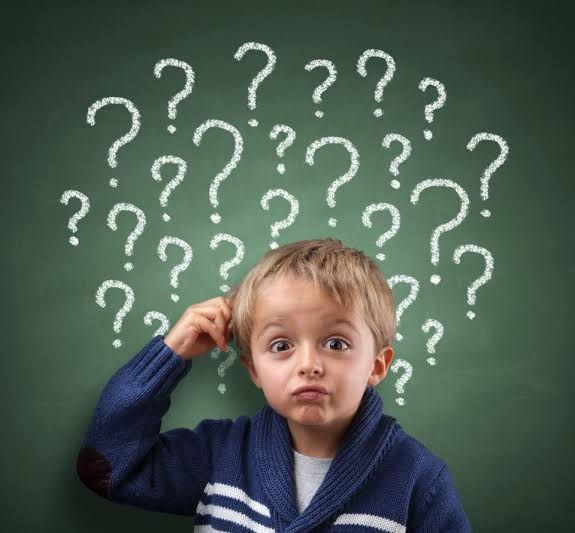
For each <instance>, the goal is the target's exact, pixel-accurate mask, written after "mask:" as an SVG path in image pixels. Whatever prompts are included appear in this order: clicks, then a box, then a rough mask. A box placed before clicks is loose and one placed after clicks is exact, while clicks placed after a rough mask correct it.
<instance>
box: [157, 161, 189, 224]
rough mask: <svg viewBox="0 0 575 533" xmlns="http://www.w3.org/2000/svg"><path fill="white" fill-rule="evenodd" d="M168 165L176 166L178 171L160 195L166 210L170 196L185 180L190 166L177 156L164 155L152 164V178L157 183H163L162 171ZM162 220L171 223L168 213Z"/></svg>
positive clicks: (161, 203) (161, 202)
mask: <svg viewBox="0 0 575 533" xmlns="http://www.w3.org/2000/svg"><path fill="white" fill-rule="evenodd" d="M168 164H171V165H176V166H177V167H178V170H177V172H176V176H175V177H174V178H172V179H171V180H170V181H169V182H168V183H167V184H166V186H165V187H164V188H163V189H162V192H161V193H160V205H161V206H162V207H163V208H164V209H166V207H167V206H168V199H169V198H170V194H172V191H173V190H174V189H175V188H176V187H177V186H178V185H179V184H180V183H181V182H182V181H183V180H184V177H185V175H186V172H187V171H188V165H187V163H186V162H185V161H184V160H183V159H182V158H181V157H177V156H175V155H162V156H160V157H158V158H157V159H156V160H155V161H154V163H153V164H152V177H153V178H154V179H155V180H156V181H162V174H161V169H162V167H163V166H164V165H168ZM162 218H163V219H164V222H169V221H170V220H171V217H170V215H168V213H164V214H163V215H162Z"/></svg>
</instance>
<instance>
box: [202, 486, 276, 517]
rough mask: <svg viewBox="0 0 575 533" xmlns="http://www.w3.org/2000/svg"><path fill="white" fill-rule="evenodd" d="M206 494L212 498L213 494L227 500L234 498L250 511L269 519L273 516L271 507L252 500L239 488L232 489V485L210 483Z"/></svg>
mask: <svg viewBox="0 0 575 533" xmlns="http://www.w3.org/2000/svg"><path fill="white" fill-rule="evenodd" d="M204 492H205V493H206V494H207V495H208V496H211V495H212V494H217V495H218V496H226V497H227V498H233V499H234V500H238V501H240V502H242V503H243V504H244V505H247V506H248V507H249V508H250V509H252V510H253V511H255V512H256V513H259V514H261V515H263V516H267V517H268V518H269V517H270V516H271V514H270V510H269V507H266V506H265V505H264V504H263V503H260V502H258V501H256V500H254V499H252V498H250V497H249V496H248V495H247V493H246V492H244V491H243V490H242V489H240V488H238V487H232V485H227V484H225V483H208V484H207V485H206V486H205V487H204Z"/></svg>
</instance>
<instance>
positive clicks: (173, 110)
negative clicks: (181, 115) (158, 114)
mask: <svg viewBox="0 0 575 533" xmlns="http://www.w3.org/2000/svg"><path fill="white" fill-rule="evenodd" d="M167 66H170V67H177V68H181V69H183V71H184V72H185V74H186V85H185V86H184V88H183V89H182V90H181V91H180V92H178V93H176V94H175V95H174V96H172V98H170V100H169V102H168V117H169V118H170V119H172V120H175V118H176V114H177V113H178V111H177V105H178V104H179V103H180V102H181V101H182V100H183V99H184V98H186V97H187V96H189V95H190V94H192V89H193V88H194V82H195V75H194V69H193V68H192V67H191V66H190V65H188V64H187V63H186V62H185V61H182V60H180V59H175V58H173V57H169V58H165V59H160V61H158V62H157V63H156V64H155V66H154V75H155V76H156V78H158V79H160V78H161V76H162V70H163V69H164V67H167ZM167 129H168V131H169V132H170V133H172V134H173V133H174V132H175V131H176V127H175V126H174V125H173V124H170V125H169V126H168V128H167Z"/></svg>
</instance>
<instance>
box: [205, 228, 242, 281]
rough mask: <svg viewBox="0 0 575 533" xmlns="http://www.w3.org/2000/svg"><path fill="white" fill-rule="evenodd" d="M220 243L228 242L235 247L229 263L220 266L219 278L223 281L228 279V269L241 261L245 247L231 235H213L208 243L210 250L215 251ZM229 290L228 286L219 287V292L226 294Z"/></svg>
mask: <svg viewBox="0 0 575 533" xmlns="http://www.w3.org/2000/svg"><path fill="white" fill-rule="evenodd" d="M222 241H226V242H229V243H231V244H233V245H234V246H235V247H236V255H234V257H233V258H232V259H230V260H229V261H226V262H225V263H223V264H221V265H220V276H221V277H222V278H223V279H228V272H229V270H230V268H232V267H234V266H236V265H239V264H240V263H241V262H242V261H243V259H244V254H245V246H244V243H243V242H242V241H241V240H240V239H238V238H237V237H234V236H233V235H229V234H228V233H218V234H217V235H214V236H213V237H212V240H211V241H210V248H211V249H212V250H215V249H216V248H218V247H219V246H220V242H222ZM229 290H230V287H229V286H228V285H225V284H224V285H220V291H222V292H228V291H229Z"/></svg>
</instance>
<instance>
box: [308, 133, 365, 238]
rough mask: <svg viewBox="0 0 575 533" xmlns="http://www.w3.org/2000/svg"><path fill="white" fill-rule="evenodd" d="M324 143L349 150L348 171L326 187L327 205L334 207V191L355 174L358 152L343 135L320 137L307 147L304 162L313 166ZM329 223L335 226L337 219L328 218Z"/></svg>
mask: <svg viewBox="0 0 575 533" xmlns="http://www.w3.org/2000/svg"><path fill="white" fill-rule="evenodd" d="M326 144H339V145H341V146H343V147H344V148H345V149H346V150H347V151H348V152H349V156H350V166H349V169H348V171H347V172H346V173H345V174H344V175H343V176H341V177H339V178H337V179H336V180H335V181H333V182H332V183H331V185H330V186H329V188H328V189H327V197H326V201H327V205H328V206H329V207H331V208H333V207H335V193H336V191H337V190H338V188H339V187H341V186H342V185H343V184H344V183H347V182H348V181H350V180H351V179H352V178H353V177H354V176H355V175H356V174H357V171H358V170H359V152H358V151H357V148H356V147H355V146H354V145H353V144H351V141H349V140H348V139H344V138H343V137H321V138H320V139H317V140H315V141H313V142H312V143H311V144H310V145H309V146H308V147H307V150H306V153H305V162H306V163H307V164H308V165H312V166H313V164H314V162H315V161H314V155H315V153H316V151H317V150H319V149H320V148H321V147H322V146H325V145H326ZM329 225H330V226H331V227H332V228H333V227H335V226H336V225H337V219H336V218H333V217H332V218H330V219H329Z"/></svg>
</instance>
